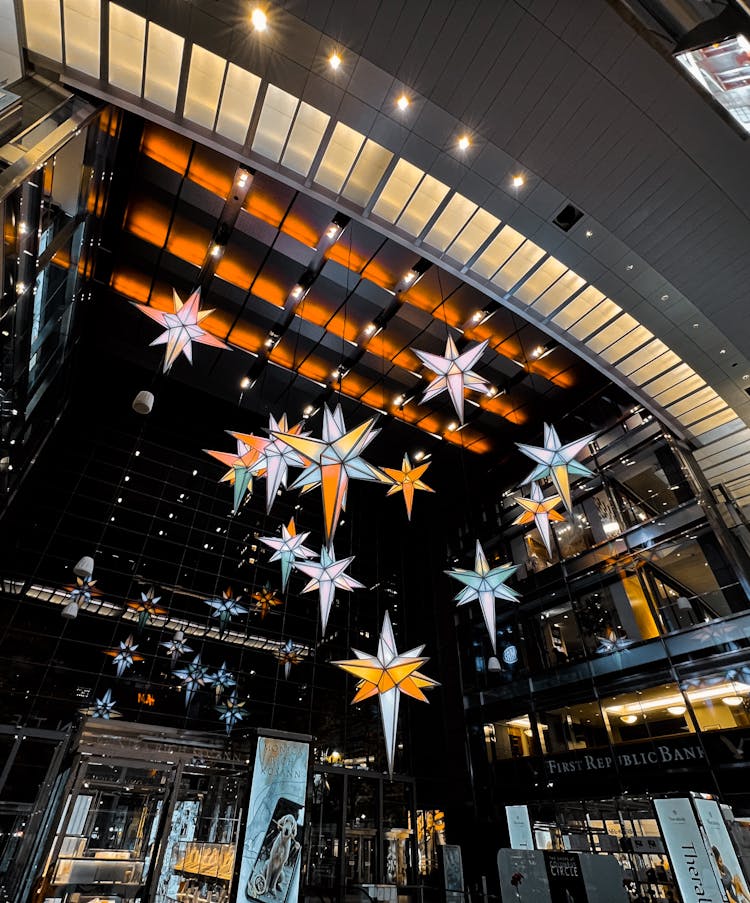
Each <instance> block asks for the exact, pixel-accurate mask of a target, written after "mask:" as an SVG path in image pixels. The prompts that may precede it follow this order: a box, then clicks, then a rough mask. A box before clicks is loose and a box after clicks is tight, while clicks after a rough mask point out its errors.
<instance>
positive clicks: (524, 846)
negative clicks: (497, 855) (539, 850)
mask: <svg viewBox="0 0 750 903" xmlns="http://www.w3.org/2000/svg"><path fill="white" fill-rule="evenodd" d="M505 817H506V818H507V819H508V832H509V833H510V846H511V849H513V850H533V849H534V835H533V834H532V832H531V822H530V821H529V809H528V806H506V807H505Z"/></svg>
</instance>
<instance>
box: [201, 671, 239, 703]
mask: <svg viewBox="0 0 750 903" xmlns="http://www.w3.org/2000/svg"><path fill="white" fill-rule="evenodd" d="M206 684H207V685H208V686H210V687H213V688H214V690H215V691H216V701H217V702H218V701H219V697H220V696H221V694H222V693H225V692H226V691H227V690H231V688H232V687H236V686H237V681H236V680H235V679H234V674H232V672H231V671H228V670H227V663H226V662H222V665H221V667H220V668H217V669H216V670H215V671H214V672H213V673H212V674H207V675H206Z"/></svg>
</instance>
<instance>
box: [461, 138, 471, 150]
mask: <svg viewBox="0 0 750 903" xmlns="http://www.w3.org/2000/svg"><path fill="white" fill-rule="evenodd" d="M470 144H471V141H469V139H468V137H467V136H466V135H461V137H460V138H459V139H458V149H459V150H466V149H467V148H468V146H469V145H470Z"/></svg>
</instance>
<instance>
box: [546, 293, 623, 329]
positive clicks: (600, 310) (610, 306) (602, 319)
mask: <svg viewBox="0 0 750 903" xmlns="http://www.w3.org/2000/svg"><path fill="white" fill-rule="evenodd" d="M621 313H622V308H621V307H620V305H619V304H615V302H614V301H612V300H611V299H610V298H605V299H604V300H603V301H601V302H600V303H599V304H597V305H596V307H594V308H593V309H592V310H590V311H589V313H587V314H585V315H584V316H583V317H581V318H580V319H578V320H576V321H575V322H574V323H571V324H570V325H569V326H568V327H567V329H568V331H569V332H570V333H571V334H572V335H574V336H575V337H576V338H577V339H587V338H588V337H589V336H590V335H592V334H593V333H595V332H596V331H597V330H598V329H601V328H602V327H603V326H605V325H606V324H607V323H609V322H610V321H611V320H613V319H614V318H615V317H617V316H619V315H620V314H621ZM563 316H564V309H563V311H561V313H559V314H558V315H557V316H556V317H555V318H554V321H555V323H559V322H560V321H561V319H562V317H563Z"/></svg>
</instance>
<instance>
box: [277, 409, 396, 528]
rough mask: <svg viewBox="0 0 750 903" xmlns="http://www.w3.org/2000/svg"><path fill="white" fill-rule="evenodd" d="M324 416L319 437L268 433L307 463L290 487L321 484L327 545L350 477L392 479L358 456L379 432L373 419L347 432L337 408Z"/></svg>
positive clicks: (342, 503)
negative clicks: (374, 425)
mask: <svg viewBox="0 0 750 903" xmlns="http://www.w3.org/2000/svg"><path fill="white" fill-rule="evenodd" d="M326 415H327V416H326V420H325V423H324V427H323V438H322V439H313V438H312V437H308V436H298V435H293V434H292V433H282V432H276V431H274V432H273V433H272V434H271V435H273V436H274V437H275V438H277V439H281V440H282V441H283V442H285V443H286V444H287V445H288V446H290V448H292V449H294V450H295V451H297V452H299V453H300V455H302V457H303V458H304V459H305V461H306V464H307V466H306V467H305V469H304V470H303V471H302V473H301V474H300V475H299V476H298V477H297V479H296V480H295V481H294V483H292V485H291V488H292V489H309V488H310V486H311V485H313V484H314V485H318V484H320V489H321V494H322V496H323V519H324V521H325V538H326V543H327V544H328V545H330V543H331V541H332V539H333V534H334V533H335V532H336V527H337V526H338V522H339V517H340V516H341V511H342V509H343V508H344V506H345V505H346V494H347V490H348V487H349V480H369V481H370V482H375V483H388V484H389V485H390V483H391V480H390V479H389V478H388V477H387V476H386V475H385V474H384V473H382V472H381V471H379V470H378V469H377V468H376V467H373V466H372V465H371V464H368V463H367V461H365V460H364V459H363V458H362V457H361V454H362V452H363V451H364V450H365V449H366V448H367V446H368V445H369V444H370V443H371V442H372V440H373V439H374V438H375V437H376V436H377V434H378V433H379V432H380V430H376V429H373V424H374V423H375V421H374V419H371V420H366V421H365V422H364V423H360V425H359V426H357V427H355V428H354V429H353V430H350V431H349V432H348V433H347V432H342V429H345V427H344V422H343V417H342V416H341V412H340V411H339V410H337V411H335V412H332V411H326Z"/></svg>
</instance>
